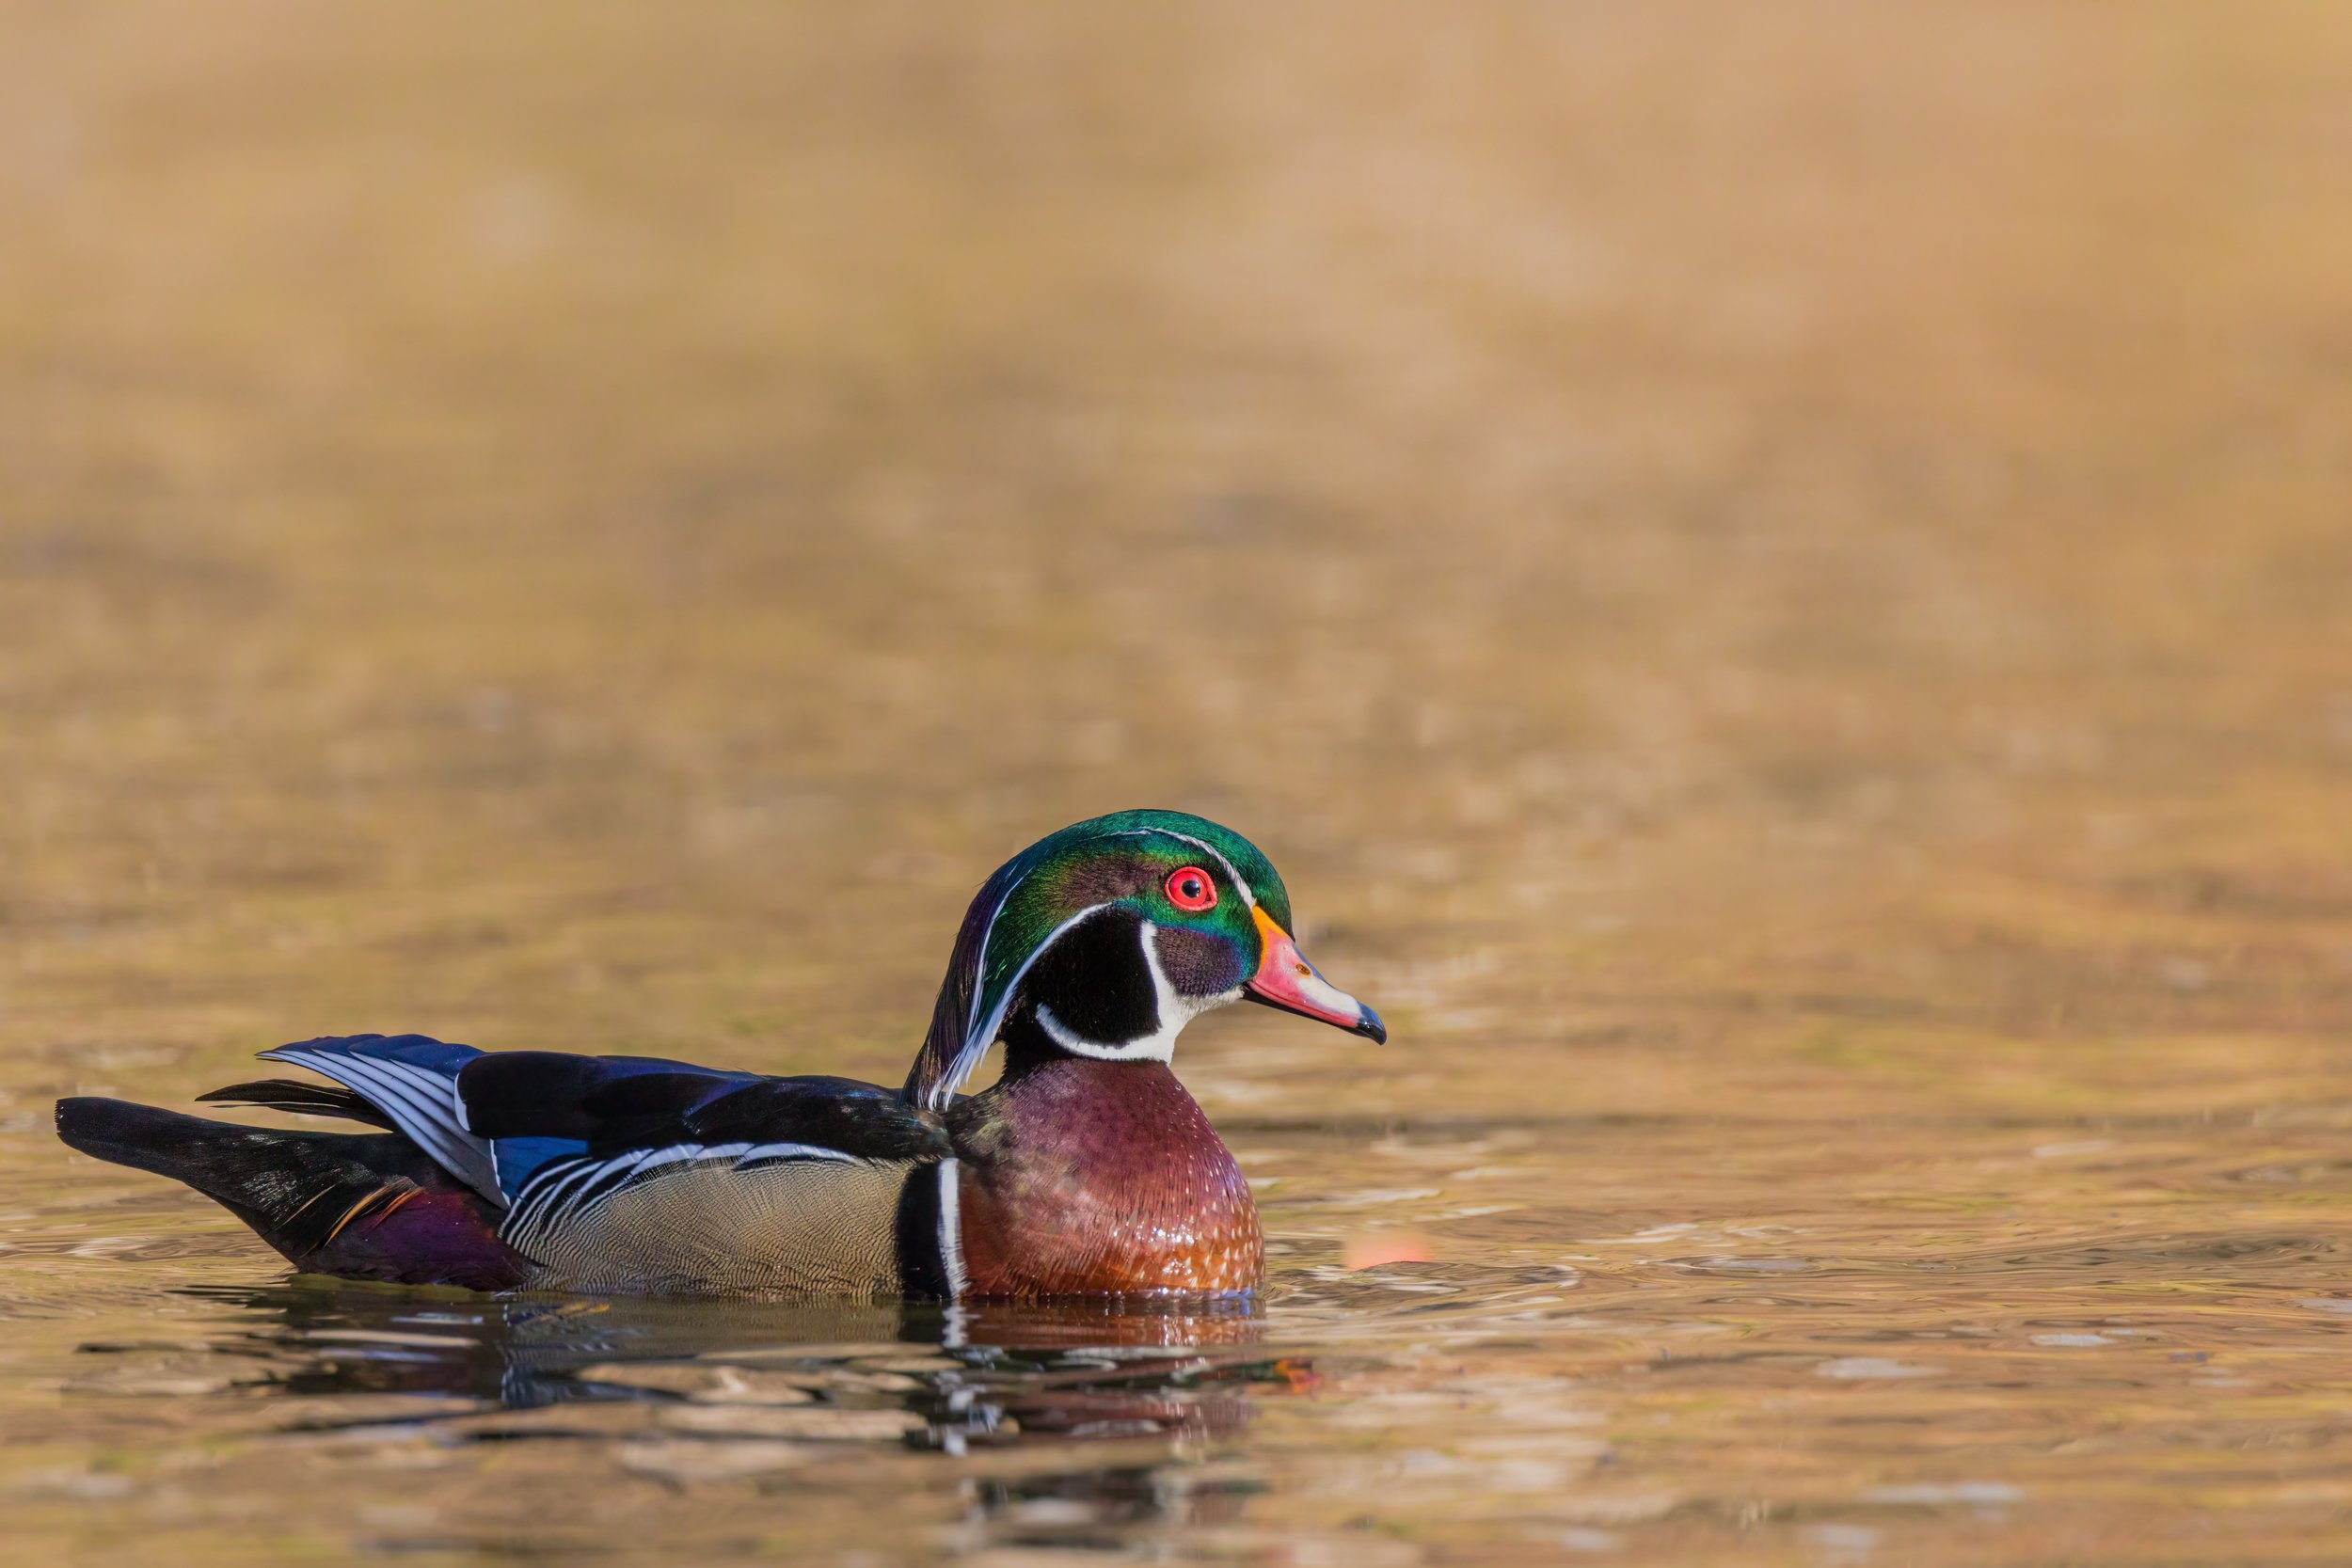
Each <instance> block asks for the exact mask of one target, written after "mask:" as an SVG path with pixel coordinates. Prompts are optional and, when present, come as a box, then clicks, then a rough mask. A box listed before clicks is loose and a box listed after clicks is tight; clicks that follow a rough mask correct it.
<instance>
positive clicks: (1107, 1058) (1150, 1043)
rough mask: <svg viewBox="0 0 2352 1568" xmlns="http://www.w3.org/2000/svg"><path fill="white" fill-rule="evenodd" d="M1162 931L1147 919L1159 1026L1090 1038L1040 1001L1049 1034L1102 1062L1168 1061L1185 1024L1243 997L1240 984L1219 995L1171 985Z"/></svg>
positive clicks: (1147, 954) (1041, 1021)
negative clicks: (1189, 992)
mask: <svg viewBox="0 0 2352 1568" xmlns="http://www.w3.org/2000/svg"><path fill="white" fill-rule="evenodd" d="M1158 935H1159V927H1156V926H1154V925H1152V922H1150V921H1148V920H1147V921H1145V922H1144V923H1143V966H1144V968H1146V969H1148V970H1150V971H1151V973H1152V999H1153V1001H1154V1003H1155V1004H1156V1010H1157V1013H1158V1016H1159V1021H1160V1026H1159V1027H1158V1028H1157V1029H1155V1030H1153V1031H1152V1033H1151V1034H1148V1035H1138V1036H1136V1037H1135V1038H1134V1039H1131V1040H1118V1041H1111V1040H1093V1039H1089V1038H1087V1037H1085V1036H1084V1035H1081V1034H1079V1033H1078V1032H1077V1031H1076V1030H1074V1029H1073V1028H1071V1027H1070V1026H1069V1025H1068V1024H1066V1023H1064V1022H1062V1021H1061V1020H1060V1019H1057V1018H1056V1017H1055V1016H1054V1014H1053V1010H1052V1009H1051V1008H1049V1007H1047V1006H1045V1005H1044V1004H1042V1003H1040V1004H1039V1005H1038V1009H1037V1022H1038V1027H1039V1028H1041V1029H1042V1030H1044V1031H1045V1036H1046V1037H1047V1038H1048V1039H1050V1040H1052V1041H1053V1042H1054V1043H1055V1044H1056V1045H1058V1046H1060V1047H1061V1048H1062V1049H1063V1050H1064V1051H1067V1052H1069V1053H1071V1054H1072V1055H1073V1056H1091V1057H1093V1058H1094V1059H1095V1060H1097V1061H1102V1062H1165V1061H1168V1060H1170V1059H1171V1058H1173V1057H1174V1056H1175V1054H1176V1037H1177V1036H1179V1035H1181V1034H1183V1033H1184V1025H1185V1024H1187V1023H1190V1022H1192V1021H1193V1020H1194V1019H1196V1018H1199V1017H1200V1015H1201V1014H1202V1013H1205V1012H1207V1011H1209V1010H1210V1009H1211V1008H1213V1007H1222V1006H1225V1004H1227V1003H1228V1002H1233V1001H1238V1000H1239V999H1240V997H1241V988H1240V987H1239V986H1236V987H1234V988H1233V989H1232V990H1229V991H1220V992H1218V993H1217V994H1216V995H1215V996H1186V995H1184V993H1183V992H1181V991H1179V990H1177V989H1176V988H1175V987H1174V986H1173V985H1170V984H1169V983H1168V972H1167V971H1166V970H1164V969H1162V968H1161V967H1160V944H1159V942H1157V940H1155V939H1156V938H1157V937H1158Z"/></svg>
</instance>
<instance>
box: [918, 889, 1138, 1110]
mask: <svg viewBox="0 0 2352 1568" xmlns="http://www.w3.org/2000/svg"><path fill="white" fill-rule="evenodd" d="M1007 896H1008V897H1009V896H1010V894H1009V893H1008V895H1007ZM996 908H997V912H998V913H1002V912H1003V911H1004V906H1003V905H1002V904H999V905H997V906H996ZM1108 908H1110V906H1109V905H1108V904H1089V905H1088V906H1087V907H1086V908H1085V909H1083V910H1080V911H1078V912H1077V913H1076V914H1073V915H1072V916H1071V917H1070V918H1069V919H1068V920H1065V921H1063V922H1062V923H1061V924H1060V925H1058V926H1057V927H1054V928H1053V929H1052V930H1051V931H1049V932H1047V933H1046V936H1045V940H1044V941H1043V942H1039V943H1038V944H1037V946H1036V947H1035V948H1034V949H1033V950H1031V952H1030V954H1029V956H1028V957H1027V958H1024V959H1022V960H1021V967H1020V968H1019V969H1017V970H1015V971H1013V974H1012V978H1011V979H1009V980H1008V981H1006V982H1005V991H1004V994H1003V995H1002V996H999V997H998V998H997V999H996V1006H993V1007H992V1008H991V1009H989V1014H988V1019H987V1025H986V1027H985V1028H978V1029H972V1030H968V1031H967V1032H966V1033H965V1035H964V1037H963V1049H962V1050H961V1051H959V1052H957V1053H956V1059H955V1061H954V1062H952V1063H950V1064H949V1066H948V1068H947V1071H946V1074H945V1075H944V1076H942V1077H941V1079H940V1080H939V1083H938V1085H936V1086H934V1087H933V1088H932V1090H931V1093H930V1108H931V1109H932V1110H934V1111H944V1110H946V1108H947V1107H948V1106H949V1105H950V1104H951V1103H953V1102H954V1101H955V1098H956V1090H957V1089H958V1088H959V1087H960V1086H961V1085H962V1083H963V1081H964V1080H965V1079H966V1078H969V1077H971V1076H972V1069H974V1068H976V1067H978V1066H979V1065H980V1058H981V1057H983V1056H985V1055H987V1054H988V1048H989V1047H990V1046H992V1045H993V1044H995V1043H996V1031H997V1030H999V1029H1001V1028H1003V1027H1004V1023H1005V1009H1006V1008H1007V1007H1009V1006H1012V999H1013V996H1014V994H1015V993H1016V992H1018V991H1019V990H1021V980H1022V977H1023V976H1024V975H1025V974H1028V973H1029V971H1030V969H1031V968H1032V967H1033V966H1035V964H1036V963H1037V960H1038V959H1039V958H1040V957H1041V956H1042V955H1043V954H1044V952H1045V950H1046V949H1047V948H1049V947H1051V946H1053V945H1054V943H1056V942H1059V941H1060V940H1061V938H1062V933H1064V932H1065V931H1068V930H1069V929H1070V928H1071V927H1073V926H1075V925H1077V924H1078V922H1080V921H1081V920H1084V919H1085V918H1086V917H1087V916H1089V915H1090V914H1093V913H1094V912H1096V911H1099V910H1106V909H1108ZM995 924H996V922H995V919H994V917H993V916H992V917H991V918H990V920H989V925H990V926H991V927H994V925H995ZM987 963H988V943H987V942H986V940H985V939H983V940H982V942H981V943H980V964H981V967H982V968H983V969H985V968H986V967H987ZM979 991H980V988H979V985H978V983H977V980H976V981H975V983H974V985H973V988H972V994H973V998H974V1000H975V1002H976V1003H977V1000H978V997H979Z"/></svg>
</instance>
